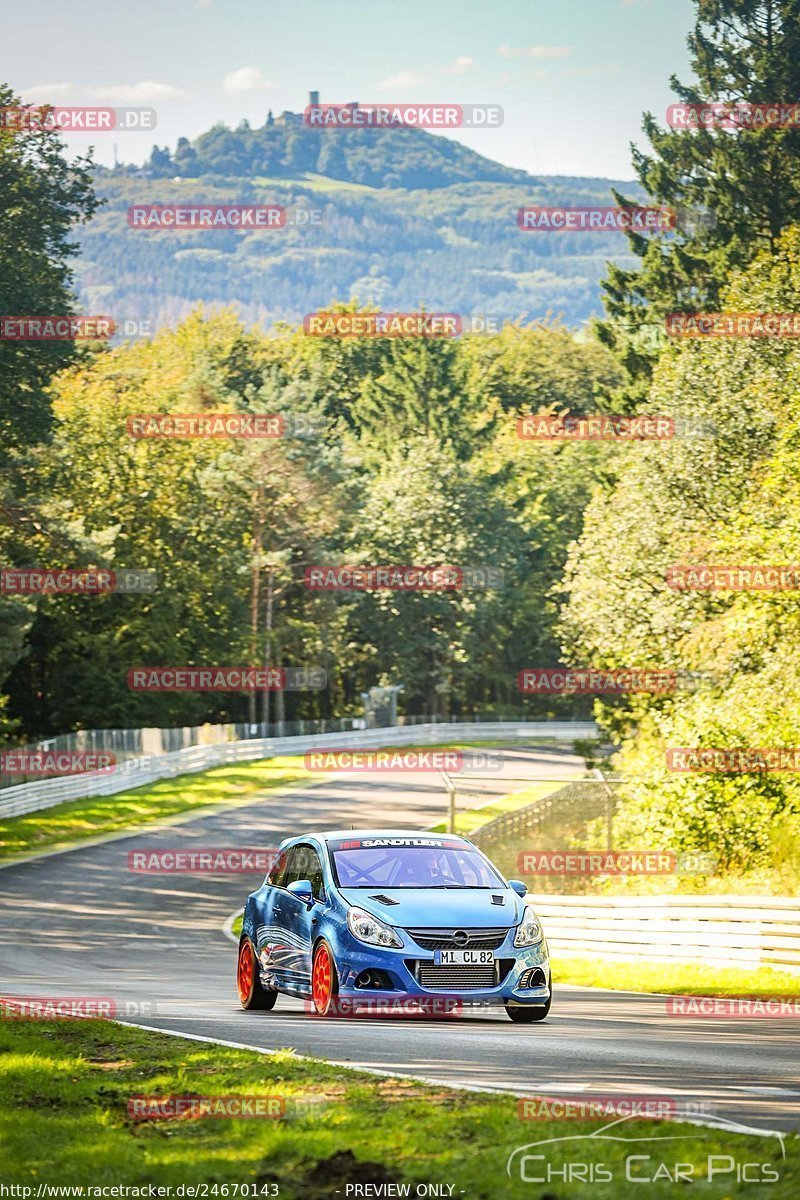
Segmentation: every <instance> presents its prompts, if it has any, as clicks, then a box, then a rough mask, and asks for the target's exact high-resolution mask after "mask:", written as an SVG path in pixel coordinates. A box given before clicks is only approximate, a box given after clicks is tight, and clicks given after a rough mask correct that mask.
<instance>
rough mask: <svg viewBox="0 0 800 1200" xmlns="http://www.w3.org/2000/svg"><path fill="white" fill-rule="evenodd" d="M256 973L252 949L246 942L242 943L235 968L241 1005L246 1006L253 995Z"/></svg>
mask: <svg viewBox="0 0 800 1200" xmlns="http://www.w3.org/2000/svg"><path fill="white" fill-rule="evenodd" d="M255 973H256V961H255V957H254V955H253V947H252V946H251V945H250V943H249V942H248V941H244V942H242V944H241V946H240V948H239V962H238V964H237V967H236V986H237V988H238V990H239V999H240V1000H241V1002H242V1004H245V1005H246V1004H247V1003H248V1001H249V1000H250V997H251V995H252V993H253V981H254V979H255Z"/></svg>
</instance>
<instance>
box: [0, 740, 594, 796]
mask: <svg viewBox="0 0 800 1200" xmlns="http://www.w3.org/2000/svg"><path fill="white" fill-rule="evenodd" d="M596 736H597V726H596V725H595V724H594V722H593V721H528V722H520V721H498V722H481V723H480V724H476V723H470V722H442V723H441V724H439V723H436V724H429V725H401V726H398V725H392V726H389V727H384V728H381V729H359V730H357V731H355V732H353V733H323V734H311V735H308V736H306V737H282V738H278V737H275V738H252V739H249V740H248V741H243V742H223V743H221V744H219V745H213V746H192V747H190V748H189V749H188V750H176V751H174V752H173V753H171V754H150V755H145V756H143V757H142V758H129V759H126V760H125V762H122V763H118V764H117V766H116V767H115V769H114V770H113V771H112V772H110V773H109V774H107V775H101V774H97V775H69V776H65V777H63V778H60V779H42V780H38V781H36V782H33V783H20V784H18V785H17V786H16V787H10V788H5V789H4V790H3V791H2V792H1V793H0V818H2V817H17V816H22V815H23V814H24V813H31V812H37V811H38V810H39V809H43V808H52V807H53V805H55V804H63V803H64V802H66V801H67V800H81V799H83V798H85V797H90V796H113V795H116V793H117V792H124V791H127V790H128V789H129V788H137V787H142V786H143V785H144V784H146V783H153V782H154V781H155V780H157V779H169V778H171V777H173V776H175V775H186V774H190V773H194V772H196V771H207V770H208V769H209V767H220V766H226V765H229V764H232V763H240V762H253V761H254V760H256V759H259V758H273V757H274V756H275V755H278V754H303V753H305V751H306V750H322V749H325V748H326V747H341V748H342V749H354V750H355V749H364V750H366V749H369V748H370V747H373V748H374V747H376V746H387V745H394V746H414V745H426V744H432V743H435V742H455V741H459V740H461V739H469V740H470V741H477V740H481V739H484V740H486V739H492V738H500V739H502V738H514V737H531V738H547V739H552V740H553V741H569V740H571V739H572V738H586V737H596Z"/></svg>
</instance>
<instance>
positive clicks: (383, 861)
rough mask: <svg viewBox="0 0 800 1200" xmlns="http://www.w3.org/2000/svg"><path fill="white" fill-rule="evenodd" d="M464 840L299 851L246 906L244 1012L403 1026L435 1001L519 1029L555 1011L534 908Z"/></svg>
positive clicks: (302, 842) (379, 835)
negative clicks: (406, 1011)
mask: <svg viewBox="0 0 800 1200" xmlns="http://www.w3.org/2000/svg"><path fill="white" fill-rule="evenodd" d="M526 890H527V889H526V887H525V884H524V883H520V882H519V881H518V880H514V879H512V880H508V881H507V880H505V879H503V877H502V875H501V874H500V872H499V871H498V870H497V868H496V867H494V866H493V865H492V863H491V862H490V861H489V859H488V858H487V857H486V856H485V855H484V854H482V853H481V851H480V850H479V849H478V848H477V847H476V846H474V845H473V844H472V843H471V842H469V841H467V840H466V838H462V837H456V836H454V835H452V834H440V835H437V834H431V833H421V832H418V831H416V830H412V831H407V830H395V829H362V830H345V831H342V830H339V831H334V832H328V833H316V834H313V835H304V836H303V837H296V838H290V839H288V840H287V841H285V842H283V843H282V845H281V847H280V854H279V856H278V859H277V861H276V863H275V865H274V867H273V868H272V870H271V871H270V873H269V875H268V876H267V878H266V879H265V881H264V883H263V884H262V886H261V887H260V888H259V889H258V891H257V892H253V893H252V895H250V896H248V898H247V904H246V905H245V910H244V920H243V924H242V934H241V938H240V941H239V958H238V966H237V987H238V991H239V999H240V1001H241V1003H242V1007H243V1008H246V1009H271V1008H272V1007H273V1005H274V1004H275V1001H276V999H277V997H278V993H279V992H283V993H284V994H286V995H288V996H297V997H300V998H303V999H306V1000H307V1001H309V1004H308V1007H309V1009H310V1010H311V1011H312V1012H316V1013H318V1014H320V1015H322V1016H325V1015H334V1014H336V1013H340V1012H342V1011H354V1012H359V1011H369V1008H370V1005H369V1004H368V1003H366V1004H365V1003H363V1002H367V1001H371V1002H372V1006H373V1008H374V1009H375V1010H376V1011H384V1012H391V1011H392V1004H391V1003H390V1004H389V1005H386V1004H378V1003H376V1002H378V1001H383V1002H385V1001H394V1002H400V1004H399V1005H397V1007H401V1006H402V1003H403V1002H407V1001H411V1002H417V1003H419V1004H420V1007H421V1010H422V1011H426V1007H427V1009H428V1010H431V1008H432V1010H433V1011H436V1008H435V1005H432V1002H434V1001H436V1000H437V998H438V999H439V1000H440V1001H441V1000H442V999H443V998H447V999H448V1000H455V1001H458V1002H460V1003H465V1004H470V1003H472V1004H475V1003H482V1004H498V1005H503V1006H504V1007H505V1010H506V1012H507V1013H508V1015H509V1017H510V1018H511V1020H512V1021H518V1022H526V1023H527V1022H530V1021H542V1020H544V1018H545V1017H546V1016H547V1014H548V1012H549V1011H550V1000H551V976H550V961H549V952H548V948H547V941H546V940H545V936H544V931H543V929H542V927H541V924H540V923H539V920H538V918H537V916H536V914H535V912H534V911H533V909H532V908H531V906H530V905H529V904H525V903H524V901H523V899H522V898H523V896H524V895H525V892H526Z"/></svg>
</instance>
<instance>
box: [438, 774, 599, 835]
mask: <svg viewBox="0 0 800 1200" xmlns="http://www.w3.org/2000/svg"><path fill="white" fill-rule="evenodd" d="M576 774H577V772H576ZM467 786H469V784H467ZM563 786H564V784H563V782H561V781H558V780H553V781H552V782H547V781H541V782H537V783H532V784H530V785H529V786H528V787H526V788H523V789H522V790H521V791H519V792H510V793H509V794H508V795H505V796H498V797H496V798H495V799H494V800H489V801H487V802H485V803H483V804H478V805H477V806H476V807H475V808H464V809H461V808H457V810H456V827H455V831H454V832H455V833H459V834H465V835H466V834H470V833H475V832H476V831H477V830H479V829H480V828H481V827H482V826H484V825H488V823H489V821H493V820H494V819H495V817H504V816H506V815H507V814H508V813H512V812H517V811H518V810H519V809H522V808H527V807H528V805H530V804H534V803H535V802H536V801H537V800H542V799H543V798H544V797H545V796H549V795H550V793H551V792H557V791H558V789H559V788H562V787H563ZM456 800H457V801H458V791H456ZM431 830H432V832H434V833H446V832H448V830H447V823H446V822H444V821H442V822H440V823H439V824H438V825H433V826H431Z"/></svg>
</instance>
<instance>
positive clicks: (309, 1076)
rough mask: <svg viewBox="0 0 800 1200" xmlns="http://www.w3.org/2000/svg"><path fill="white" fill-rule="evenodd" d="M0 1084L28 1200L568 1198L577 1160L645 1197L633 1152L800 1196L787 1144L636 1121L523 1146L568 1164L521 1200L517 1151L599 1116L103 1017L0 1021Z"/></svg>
mask: <svg viewBox="0 0 800 1200" xmlns="http://www.w3.org/2000/svg"><path fill="white" fill-rule="evenodd" d="M265 1019H266V1020H268V1019H269V1017H268V1016H267V1015H263V1014H262V1016H261V1017H258V1016H254V1020H255V1021H257V1020H265ZM443 1034H444V1036H446V1031H443ZM529 1034H530V1031H528V1032H527V1033H524V1032H522V1031H521V1032H520V1036H522V1037H524V1036H528V1035H529ZM409 1035H410V1036H413V1031H412V1030H409ZM531 1036H536V1034H535V1031H534V1033H533V1034H532V1035H531ZM0 1077H1V1085H0V1142H1V1143H2V1146H3V1154H2V1156H1V1157H0V1183H3V1184H5V1185H17V1186H28V1187H31V1188H32V1191H31V1192H30V1193H28V1195H31V1196H35V1195H36V1194H37V1187H39V1186H41V1187H42V1188H43V1190H42V1193H41V1194H42V1195H46V1194H47V1193H46V1191H45V1190H44V1189H45V1188H46V1187H47V1186H48V1185H56V1186H60V1187H66V1186H70V1185H72V1186H75V1187H80V1186H83V1187H84V1188H86V1187H88V1186H93V1187H104V1186H109V1185H110V1186H113V1185H120V1184H121V1185H126V1186H129V1187H130V1186H141V1187H143V1188H144V1189H145V1191H144V1192H143V1193H142V1195H147V1194H148V1191H147V1188H148V1185H157V1186H160V1187H164V1186H170V1187H171V1188H172V1189H173V1196H174V1195H176V1194H177V1193H176V1191H175V1189H176V1188H177V1187H178V1186H179V1185H181V1184H183V1185H197V1184H204V1185H208V1190H207V1191H205V1192H203V1193H198V1194H203V1195H207V1196H210V1197H214V1196H226V1195H227V1196H230V1197H235V1196H236V1195H237V1194H238V1195H239V1196H241V1195H243V1194H244V1195H248V1196H254V1195H257V1196H276V1195H279V1196H280V1197H281V1198H282V1200H295V1198H296V1200H300V1198H301V1197H302V1198H303V1200H308V1198H309V1197H310V1198H312V1200H324V1198H327V1197H331V1198H334V1197H340V1198H342V1197H344V1196H345V1195H346V1194H350V1195H362V1196H363V1195H381V1194H384V1195H403V1194H404V1193H403V1192H402V1191H399V1190H396V1189H395V1188H387V1187H383V1188H379V1189H374V1188H367V1189H366V1190H364V1188H363V1187H362V1189H361V1190H360V1191H359V1192H353V1191H352V1190H350V1191H349V1193H348V1192H347V1185H348V1184H350V1185H353V1184H360V1185H367V1184H373V1185H380V1184H383V1185H388V1184H397V1185H403V1184H408V1185H410V1193H409V1194H410V1195H411V1196H414V1195H416V1194H420V1195H423V1194H425V1193H424V1191H419V1192H418V1191H417V1190H416V1185H420V1184H424V1185H431V1184H437V1185H439V1186H440V1187H442V1185H444V1187H443V1190H442V1191H441V1192H439V1193H434V1194H438V1195H453V1196H455V1197H459V1196H463V1197H465V1200H497V1198H498V1197H500V1196H502V1197H504V1198H509V1200H514V1198H516V1197H520V1198H522V1197H526V1198H527V1200H530V1197H532V1196H534V1195H535V1196H536V1197H537V1198H538V1197H540V1196H543V1195H551V1196H553V1197H558V1198H559V1200H560V1198H562V1197H564V1198H567V1200H571V1198H573V1197H574V1198H576V1200H577V1198H579V1197H580V1198H583V1197H585V1196H586V1195H587V1191H586V1183H585V1182H582V1181H579V1182H576V1183H572V1184H570V1183H567V1184H565V1183H563V1182H562V1180H563V1171H564V1169H565V1168H569V1165H570V1164H571V1163H574V1164H579V1163H582V1164H584V1177H585V1165H586V1164H587V1163H589V1164H592V1163H599V1162H602V1164H603V1165H604V1170H605V1172H606V1173H607V1174H611V1176H612V1178H611V1180H610V1181H608V1180H607V1176H606V1181H604V1180H603V1179H600V1180H596V1181H595V1182H594V1183H593V1184H592V1187H591V1194H592V1196H593V1197H594V1198H596V1200H612V1198H613V1200H628V1198H629V1197H638V1196H639V1195H640V1194H641V1183H630V1182H627V1181H626V1178H625V1174H626V1171H625V1166H626V1159H627V1158H628V1157H629V1156H631V1155H644V1156H646V1157H645V1159H644V1160H641V1159H637V1160H636V1161H635V1167H634V1169H635V1171H636V1172H637V1173H638V1174H639V1175H642V1174H648V1175H649V1176H654V1175H655V1174H656V1170H657V1169H660V1168H659V1164H661V1163H664V1164H665V1165H666V1166H667V1167H668V1169H669V1171H670V1173H671V1172H672V1169H673V1166H672V1165H673V1164H675V1163H681V1164H686V1165H685V1166H684V1168H683V1169H684V1171H686V1170H688V1169H691V1170H692V1172H693V1173H694V1181H695V1183H698V1184H700V1190H701V1191H702V1194H703V1196H704V1197H709V1198H710V1200H723V1197H729V1198H730V1197H747V1196H754V1195H763V1194H765V1192H764V1191H761V1192H759V1191H758V1190H757V1189H755V1190H754V1188H753V1185H752V1184H746V1183H738V1182H737V1180H736V1175H735V1172H734V1171H733V1170H731V1171H728V1172H727V1173H725V1174H724V1175H723V1174H719V1175H717V1177H716V1178H715V1179H709V1178H708V1174H709V1166H708V1163H709V1156H712V1155H729V1156H732V1158H733V1159H735V1161H736V1162H737V1163H738V1162H748V1163H755V1164H759V1165H762V1164H766V1165H767V1166H768V1168H769V1169H770V1170H771V1171H773V1172H775V1173H776V1174H777V1176H778V1179H777V1182H774V1183H770V1184H769V1187H768V1192H769V1195H770V1196H771V1197H772V1198H773V1200H789V1197H792V1198H794V1197H795V1196H796V1195H797V1194H798V1188H800V1151H799V1150H798V1142H800V1139H798V1138H796V1137H789V1138H787V1139H786V1143H785V1155H786V1157H785V1158H784V1156H783V1153H782V1150H781V1142H780V1141H779V1140H778V1139H776V1138H770V1137H766V1136H755V1135H741V1134H735V1133H733V1132H731V1131H728V1130H726V1131H722V1130H717V1129H713V1130H712V1129H707V1128H698V1127H695V1126H689V1125H685V1124H677V1123H676V1124H673V1123H669V1124H667V1123H665V1122H658V1121H645V1120H639V1119H634V1120H632V1121H628V1122H626V1123H625V1124H624V1125H623V1126H622V1127H619V1126H618V1127H617V1128H615V1129H614V1130H613V1133H614V1134H615V1135H617V1136H622V1137H623V1138H624V1139H626V1140H624V1141H622V1142H619V1141H610V1140H604V1141H602V1142H598V1141H597V1140H594V1141H589V1140H587V1138H586V1136H583V1137H582V1140H580V1141H577V1142H575V1141H572V1140H570V1141H561V1142H555V1143H551V1144H548V1145H544V1146H538V1147H536V1148H534V1149H532V1150H531V1153H534V1154H535V1153H541V1154H544V1155H545V1159H544V1160H542V1161H536V1162H535V1163H534V1162H532V1161H530V1162H529V1164H528V1167H527V1170H528V1172H529V1176H530V1175H531V1174H532V1175H536V1176H539V1177H541V1176H542V1175H544V1173H545V1172H546V1171H549V1170H552V1171H561V1172H562V1175H561V1176H556V1177H555V1180H554V1184H553V1186H552V1187H544V1188H543V1189H542V1188H541V1187H540V1188H537V1189H535V1190H532V1189H531V1183H530V1181H527V1180H523V1179H521V1178H520V1171H519V1168H518V1167H517V1168H516V1169H515V1170H514V1171H512V1174H511V1176H510V1177H509V1176H508V1175H507V1174H506V1161H507V1159H508V1156H509V1154H510V1153H511V1152H512V1151H514V1150H515V1149H517V1148H518V1147H520V1146H523V1145H526V1144H528V1143H531V1142H541V1141H544V1140H545V1139H551V1138H570V1139H572V1138H574V1137H575V1136H576V1135H588V1134H590V1133H592V1132H597V1130H598V1129H600V1128H601V1127H602V1125H603V1124H604V1123H605V1122H604V1121H582V1120H578V1121H576V1120H570V1121H563V1120H562V1121H555V1120H552V1119H545V1120H536V1121H531V1120H521V1119H519V1117H518V1115H517V1112H518V1104H517V1100H516V1099H515V1098H514V1097H510V1096H509V1097H506V1096H492V1095H486V1094H479V1093H470V1092H463V1091H449V1090H447V1089H445V1088H441V1087H435V1086H428V1085H424V1084H420V1083H417V1082H414V1081H412V1080H401V1079H382V1078H378V1077H375V1076H371V1075H367V1074H363V1073H357V1072H352V1071H345V1070H343V1069H342V1068H341V1067H336V1066H332V1065H329V1064H326V1063H323V1062H318V1061H314V1060H309V1059H298V1058H296V1057H295V1056H294V1055H293V1053H292V1052H291V1051H279V1052H276V1053H273V1054H269V1055H260V1054H255V1053H253V1052H251V1051H243V1050H234V1049H230V1048H227V1047H223V1046H215V1045H211V1044H208V1043H202V1042H187V1041H183V1040H182V1039H179V1038H171V1037H167V1036H166V1035H164V1034H159V1033H157V1032H154V1031H152V1030H143V1029H135V1028H131V1027H123V1026H119V1025H114V1024H113V1023H111V1022H104V1021H61V1022H43V1021H19V1020H17V1021H1V1022H0ZM134 1096H159V1097H165V1096H182V1097H186V1096H194V1097H195V1098H196V1097H206V1096H213V1097H225V1096H239V1097H242V1096H246V1097H261V1098H262V1099H263V1098H270V1099H273V1098H277V1100H278V1102H280V1101H284V1102H285V1105H286V1115H285V1116H282V1117H280V1118H278V1119H269V1118H266V1119H258V1118H251V1119H246V1120H245V1119H234V1118H231V1117H222V1118H220V1117H216V1118H210V1117H202V1118H193V1117H190V1118H187V1117H178V1118H171V1119H159V1120H143V1121H142V1120H134V1119H133V1117H132V1116H131V1115H129V1112H128V1102H129V1100H131V1099H132V1097H134ZM273 1102H274V1100H273ZM667 1137H668V1138H669V1139H670V1140H667V1141H655V1142H653V1141H645V1140H644V1139H647V1138H667ZM516 1162H517V1163H518V1162H519V1156H518V1158H517V1160H516ZM687 1165H688V1166H687ZM762 1170H763V1167H762ZM244 1184H247V1185H248V1190H247V1191H246V1192H242V1190H241V1185H244ZM215 1185H217V1190H216V1191H214V1190H212V1189H213V1188H214V1187H215ZM225 1185H228V1188H229V1190H227V1191H223V1190H222V1189H223V1188H224V1187H225ZM234 1185H239V1189H238V1192H234V1191H233V1186H234ZM450 1188H452V1192H451V1191H450ZM250 1189H252V1190H250ZM675 1189H676V1184H675V1182H674V1181H673V1180H669V1179H667V1178H666V1176H665V1174H664V1173H663V1171H662V1174H661V1178H660V1180H659V1181H658V1182H653V1183H651V1184H650V1185H649V1186H648V1187H647V1189H646V1190H647V1195H648V1197H650V1198H651V1200H664V1198H666V1197H674V1195H675ZM16 1194H18V1195H19V1194H20V1193H16ZM149 1194H153V1193H149ZM182 1194H184V1195H185V1194H186V1192H185V1190H184V1192H183V1193H182ZM22 1195H23V1196H24V1193H22ZM85 1195H87V1196H91V1193H89V1192H86V1193H85Z"/></svg>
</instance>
